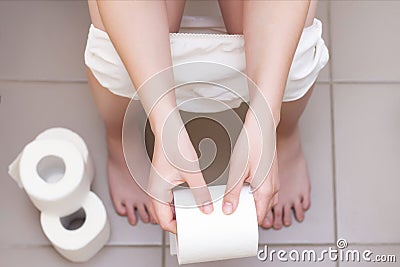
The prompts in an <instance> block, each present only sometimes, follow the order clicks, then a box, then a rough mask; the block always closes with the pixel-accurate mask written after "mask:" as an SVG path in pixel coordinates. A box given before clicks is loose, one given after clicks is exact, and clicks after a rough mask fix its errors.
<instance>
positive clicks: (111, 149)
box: [87, 1, 185, 225]
mask: <svg viewBox="0 0 400 267" xmlns="http://www.w3.org/2000/svg"><path fill="white" fill-rule="evenodd" d="M88 3H89V10H90V16H91V19H92V23H93V25H94V26H95V27H96V28H99V29H102V30H105V28H104V25H103V23H102V20H101V17H100V14H99V11H98V7H97V3H96V1H88ZM184 4H185V2H184V1H167V2H166V6H167V12H168V22H169V29H170V31H171V32H175V31H178V30H179V26H180V21H181V16H182V13H183V8H184ZM154 19H157V18H156V17H155V18H154ZM168 49H169V48H168ZM140 64H146V62H141V63H140ZM87 76H88V81H89V86H90V88H91V91H92V94H93V97H94V100H95V103H96V106H97V108H98V111H99V113H100V115H101V117H102V119H103V121H104V124H105V128H106V133H107V147H108V182H109V188H110V194H111V198H112V200H113V204H114V208H115V210H116V211H117V213H118V214H119V215H121V216H127V217H128V221H129V223H130V224H132V225H135V224H136V223H137V221H138V218H137V216H136V214H135V210H136V211H137V212H138V213H139V215H140V217H141V219H142V221H143V222H149V221H151V222H152V223H155V217H154V215H153V214H152V208H151V205H150V200H149V197H148V196H147V195H146V194H145V193H144V192H143V191H142V190H141V189H140V187H139V186H138V185H137V184H136V183H135V182H134V180H133V179H132V177H131V175H130V173H129V170H128V168H127V166H126V164H125V159H124V155H123V150H122V123H123V118H124V114H125V110H126V108H127V106H128V103H129V99H128V98H124V97H120V96H117V95H114V94H112V93H111V92H110V91H109V90H108V89H107V88H104V87H103V86H101V85H100V84H99V82H98V81H97V80H96V78H95V77H94V76H93V74H92V72H91V71H90V70H89V69H87ZM135 107H136V108H137V110H136V113H135V115H136V114H137V116H136V117H135V120H134V121H132V125H130V128H129V131H130V136H131V137H132V141H133V142H138V143H139V142H143V138H144V137H143V129H140V127H137V126H141V125H143V120H144V119H146V114H145V112H144V110H143V109H141V108H139V105H135ZM132 149H133V150H134V151H135V154H134V156H135V157H136V159H135V160H136V161H137V162H141V163H142V164H140V165H141V166H144V167H143V168H142V169H141V170H136V172H137V174H138V175H141V176H142V177H148V172H149V167H150V165H149V162H148V160H147V153H146V151H145V150H144V149H143V146H142V145H138V146H135V147H134V148H132Z"/></svg>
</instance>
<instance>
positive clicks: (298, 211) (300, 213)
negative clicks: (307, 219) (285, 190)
mask: <svg viewBox="0 0 400 267" xmlns="http://www.w3.org/2000/svg"><path fill="white" fill-rule="evenodd" d="M294 214H295V216H296V219H297V221H299V222H302V221H303V220H304V209H303V206H302V204H301V203H300V201H297V202H295V203H294Z"/></svg>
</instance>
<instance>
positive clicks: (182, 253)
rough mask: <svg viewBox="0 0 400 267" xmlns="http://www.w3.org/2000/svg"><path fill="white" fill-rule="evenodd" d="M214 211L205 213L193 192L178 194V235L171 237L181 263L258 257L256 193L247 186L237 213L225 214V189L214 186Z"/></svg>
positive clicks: (183, 191) (211, 187) (181, 191)
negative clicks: (223, 207)
mask: <svg viewBox="0 0 400 267" xmlns="http://www.w3.org/2000/svg"><path fill="white" fill-rule="evenodd" d="M209 190H210V193H211V197H212V200H213V205H214V211H213V212H212V213H211V214H204V213H202V212H201V211H200V210H199V209H198V208H197V207H196V203H195V199H194V198H193V194H192V192H191V190H190V189H181V190H175V191H174V205H175V214H176V222H177V235H176V236H175V235H173V234H170V248H171V251H170V252H171V254H172V255H173V254H175V253H174V252H176V254H177V257H178V262H179V264H186V263H196V262H205V261H216V260H224V259H232V258H241V257H250V256H256V255H257V250H258V223H257V213H256V207H255V202H254V198H253V194H252V193H251V191H250V187H249V186H247V185H245V186H243V189H242V191H241V194H240V199H239V205H238V207H237V209H236V211H235V212H234V213H233V214H230V215H225V214H224V213H223V212H222V197H223V195H224V192H225V186H224V185H221V186H210V187H209Z"/></svg>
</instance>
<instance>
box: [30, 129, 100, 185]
mask: <svg viewBox="0 0 400 267" xmlns="http://www.w3.org/2000/svg"><path fill="white" fill-rule="evenodd" d="M35 140H64V141H69V142H71V143H72V144H74V145H75V146H76V148H78V150H79V151H80V152H81V154H82V157H83V159H84V161H85V168H86V172H87V174H86V175H87V176H88V177H89V178H90V180H91V181H92V180H93V177H94V168H93V162H92V159H91V157H90V154H89V150H88V148H87V146H86V144H85V141H84V140H83V139H82V137H80V136H79V135H78V134H77V133H75V132H73V131H71V130H69V129H66V128H59V127H58V128H51V129H47V130H45V131H44V132H42V133H40V134H39V135H38V136H37V137H36V139H35Z"/></svg>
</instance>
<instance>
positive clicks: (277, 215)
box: [273, 205, 283, 230]
mask: <svg viewBox="0 0 400 267" xmlns="http://www.w3.org/2000/svg"><path fill="white" fill-rule="evenodd" d="M282 209H283V207H282V206H281V205H276V206H275V207H274V209H273V210H274V229H276V230H279V229H281V228H282Z"/></svg>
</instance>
